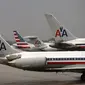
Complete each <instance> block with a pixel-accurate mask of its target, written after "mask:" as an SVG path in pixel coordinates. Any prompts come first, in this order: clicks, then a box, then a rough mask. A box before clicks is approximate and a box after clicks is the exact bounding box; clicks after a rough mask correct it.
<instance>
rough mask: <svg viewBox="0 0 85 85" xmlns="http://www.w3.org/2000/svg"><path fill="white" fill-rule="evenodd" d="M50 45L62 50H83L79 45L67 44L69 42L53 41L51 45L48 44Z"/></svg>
mask: <svg viewBox="0 0 85 85" xmlns="http://www.w3.org/2000/svg"><path fill="white" fill-rule="evenodd" d="M50 47H53V48H58V49H62V50H85V49H82V48H80V47H79V46H76V45H73V44H69V43H63V42H60V43H54V44H53V45H50Z"/></svg>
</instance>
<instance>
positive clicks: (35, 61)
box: [11, 57, 46, 68]
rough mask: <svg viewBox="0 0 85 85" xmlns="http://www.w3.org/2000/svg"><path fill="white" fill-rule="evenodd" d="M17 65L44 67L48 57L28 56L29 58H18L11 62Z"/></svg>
mask: <svg viewBox="0 0 85 85" xmlns="http://www.w3.org/2000/svg"><path fill="white" fill-rule="evenodd" d="M11 64H14V65H15V66H17V67H22V68H33V67H34V68H38V67H44V66H45V65H46V58H45V57H28V58H21V59H16V60H15V61H13V62H11Z"/></svg>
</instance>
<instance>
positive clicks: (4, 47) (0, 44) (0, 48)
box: [0, 40, 6, 50]
mask: <svg viewBox="0 0 85 85" xmlns="http://www.w3.org/2000/svg"><path fill="white" fill-rule="evenodd" d="M2 49H3V50H6V46H5V44H4V42H1V40H0V50H2Z"/></svg>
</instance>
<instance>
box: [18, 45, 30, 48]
mask: <svg viewBox="0 0 85 85" xmlns="http://www.w3.org/2000/svg"><path fill="white" fill-rule="evenodd" d="M17 47H18V48H30V46H18V45H17Z"/></svg>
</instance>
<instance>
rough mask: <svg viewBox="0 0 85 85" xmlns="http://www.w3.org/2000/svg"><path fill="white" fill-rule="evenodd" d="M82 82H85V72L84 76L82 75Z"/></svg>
mask: <svg viewBox="0 0 85 85" xmlns="http://www.w3.org/2000/svg"><path fill="white" fill-rule="evenodd" d="M81 80H82V81H85V72H83V74H82V75H81Z"/></svg>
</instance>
